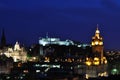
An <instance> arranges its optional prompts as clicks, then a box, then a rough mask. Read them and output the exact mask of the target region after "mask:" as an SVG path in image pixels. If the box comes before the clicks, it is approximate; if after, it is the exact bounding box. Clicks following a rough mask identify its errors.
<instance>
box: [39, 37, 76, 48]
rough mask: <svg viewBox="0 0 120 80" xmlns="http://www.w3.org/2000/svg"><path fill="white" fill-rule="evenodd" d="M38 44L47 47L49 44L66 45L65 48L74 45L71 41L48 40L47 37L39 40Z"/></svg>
mask: <svg viewBox="0 0 120 80" xmlns="http://www.w3.org/2000/svg"><path fill="white" fill-rule="evenodd" d="M39 44H40V45H43V46H45V45H49V44H57V45H66V46H69V45H74V43H73V41H71V40H65V41H61V40H60V39H59V38H49V37H46V38H40V39H39Z"/></svg>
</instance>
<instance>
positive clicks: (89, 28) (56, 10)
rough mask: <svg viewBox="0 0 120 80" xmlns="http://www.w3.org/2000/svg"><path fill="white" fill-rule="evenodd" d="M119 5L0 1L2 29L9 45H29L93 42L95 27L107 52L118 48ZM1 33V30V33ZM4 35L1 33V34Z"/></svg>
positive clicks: (47, 1) (112, 3) (99, 2)
mask: <svg viewBox="0 0 120 80" xmlns="http://www.w3.org/2000/svg"><path fill="white" fill-rule="evenodd" d="M119 3H120V2H119V1H117V0H114V1H109V0H107V1H104V0H101V1H94V0H91V1H87V0H85V1H79V0H77V1H76V2H75V1H72V0H70V1H68V2H67V1H64V0H61V1H55V0H52V1H49V0H45V1H39V0H37V1H32V0H29V1H24V0H21V1H15V0H13V1H8V2H6V1H0V11H1V13H0V17H1V18H0V27H1V29H2V27H3V28H4V29H5V35H6V40H7V43H15V42H16V41H19V42H20V43H22V44H27V45H30V44H32V43H38V40H39V37H45V35H46V33H47V32H48V33H49V35H50V37H60V38H62V39H71V40H75V41H79V42H82V43H90V42H91V40H92V36H93V35H94V31H95V30H96V25H97V24H99V29H100V32H101V35H102V36H103V37H104V39H103V41H104V45H105V49H119V48H120V43H119V41H120V38H119V34H120V32H119V29H120V28H119V25H120V24H119V19H120V16H119V13H120V10H119V8H120V4H119ZM0 31H1V30H0ZM0 35H1V34H0Z"/></svg>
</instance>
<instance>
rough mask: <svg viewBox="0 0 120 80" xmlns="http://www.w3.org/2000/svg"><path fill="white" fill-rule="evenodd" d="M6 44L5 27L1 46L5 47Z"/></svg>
mask: <svg viewBox="0 0 120 80" xmlns="http://www.w3.org/2000/svg"><path fill="white" fill-rule="evenodd" d="M5 46H6V37H5V32H4V29H2V36H1V47H5Z"/></svg>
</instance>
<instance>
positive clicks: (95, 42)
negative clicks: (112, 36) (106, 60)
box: [91, 25, 104, 64]
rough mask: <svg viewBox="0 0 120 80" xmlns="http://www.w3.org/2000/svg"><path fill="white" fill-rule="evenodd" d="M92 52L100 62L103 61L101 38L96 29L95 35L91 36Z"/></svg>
mask: <svg viewBox="0 0 120 80" xmlns="http://www.w3.org/2000/svg"><path fill="white" fill-rule="evenodd" d="M91 45H92V52H93V54H94V56H95V57H98V58H99V59H100V63H101V64H102V63H103V48H104V46H103V38H102V37H101V36H100V31H99V29H98V25H97V29H96V31H95V35H94V36H93V37H92V42H91Z"/></svg>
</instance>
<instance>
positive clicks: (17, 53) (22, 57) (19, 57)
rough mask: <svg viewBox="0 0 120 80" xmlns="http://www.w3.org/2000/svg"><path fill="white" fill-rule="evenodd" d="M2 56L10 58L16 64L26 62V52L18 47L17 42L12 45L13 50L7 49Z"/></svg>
mask: <svg viewBox="0 0 120 80" xmlns="http://www.w3.org/2000/svg"><path fill="white" fill-rule="evenodd" d="M3 51H4V50H3ZM3 54H5V55H6V56H7V57H12V58H13V60H14V62H18V61H22V62H26V61H27V52H26V51H25V49H24V48H23V47H20V45H19V43H18V42H16V44H15V45H14V48H10V47H8V48H7V49H6V50H5V51H4V52H3Z"/></svg>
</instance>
